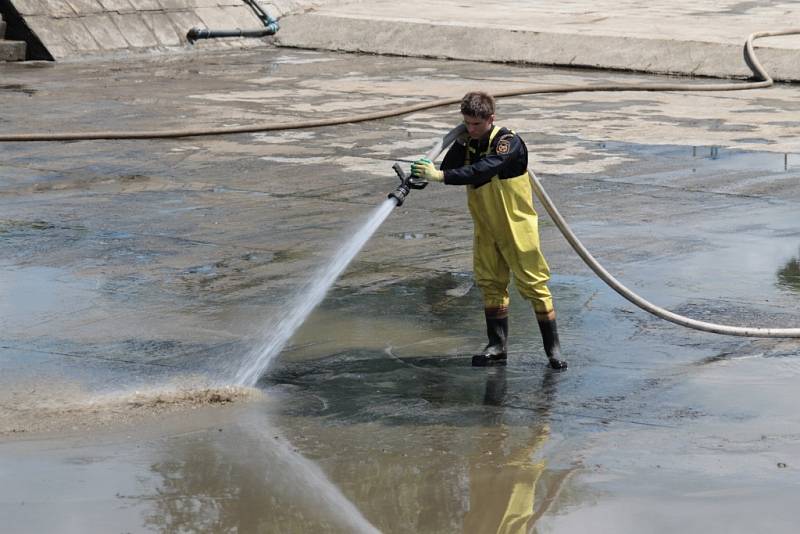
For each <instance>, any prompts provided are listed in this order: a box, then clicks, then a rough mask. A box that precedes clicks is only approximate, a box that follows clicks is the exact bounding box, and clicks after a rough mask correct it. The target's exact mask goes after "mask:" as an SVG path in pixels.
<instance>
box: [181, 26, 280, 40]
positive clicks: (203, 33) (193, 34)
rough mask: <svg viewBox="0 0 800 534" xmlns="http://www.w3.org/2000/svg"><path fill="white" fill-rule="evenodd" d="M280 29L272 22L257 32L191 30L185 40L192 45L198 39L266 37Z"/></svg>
mask: <svg viewBox="0 0 800 534" xmlns="http://www.w3.org/2000/svg"><path fill="white" fill-rule="evenodd" d="M279 29H280V27H279V26H278V23H277V21H276V22H273V23H272V24H270V25H269V26H267V27H266V28H259V29H257V30H242V29H240V28H236V29H235V30H209V29H205V28H192V29H191V30H189V32H188V33H187V34H186V39H187V40H188V41H189V44H194V43H195V42H196V41H198V40H200V39H217V38H220V37H266V36H267V35H275V32H277V31H278V30H279Z"/></svg>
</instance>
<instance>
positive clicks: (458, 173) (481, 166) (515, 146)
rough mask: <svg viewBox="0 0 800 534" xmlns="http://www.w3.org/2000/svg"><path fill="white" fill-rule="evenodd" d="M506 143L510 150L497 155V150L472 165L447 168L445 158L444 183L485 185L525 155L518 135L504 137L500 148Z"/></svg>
mask: <svg viewBox="0 0 800 534" xmlns="http://www.w3.org/2000/svg"><path fill="white" fill-rule="evenodd" d="M504 142H506V143H508V148H507V150H505V153H502V154H501V153H497V152H498V150H497V149H496V150H494V152H495V153H494V154H491V155H488V156H486V157H485V158H483V159H481V160H480V161H478V162H476V163H473V164H472V165H461V166H459V167H445V163H448V161H447V157H445V160H444V161H443V162H442V170H444V183H446V184H449V185H476V184H481V183H485V182H486V181H487V180H489V179H491V177H492V176H494V175H495V174H498V173H499V172H500V170H501V169H502V168H503V167H505V166H506V165H508V164H509V163H511V162H513V161H515V160H517V159H519V158H520V157H522V156H523V155H524V151H525V148H524V145H523V144H522V141H521V140H520V138H519V137H517V136H516V135H513V134H508V135H504V136H503V137H501V138H500V140H499V141H498V147H499V146H500V143H504ZM454 147H455V145H454ZM463 150H466V149H465V148H463V147H462V151H463ZM451 151H452V149H451ZM462 154H463V153H462ZM449 155H450V152H448V153H447V156H449ZM463 161H464V159H463V157H462V159H461V162H463Z"/></svg>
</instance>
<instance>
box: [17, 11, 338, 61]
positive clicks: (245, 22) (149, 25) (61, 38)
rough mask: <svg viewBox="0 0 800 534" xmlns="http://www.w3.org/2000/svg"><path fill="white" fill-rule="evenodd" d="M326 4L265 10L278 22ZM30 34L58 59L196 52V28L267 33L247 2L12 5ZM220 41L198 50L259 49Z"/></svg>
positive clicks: (204, 44)
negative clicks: (192, 39) (191, 40)
mask: <svg viewBox="0 0 800 534" xmlns="http://www.w3.org/2000/svg"><path fill="white" fill-rule="evenodd" d="M320 3H324V2H319V1H317V2H312V1H309V0H271V1H263V2H261V6H262V7H263V8H264V9H266V10H267V11H268V12H269V14H270V15H272V16H273V17H281V16H283V15H285V14H287V13H289V12H294V11H301V10H304V9H306V8H308V7H312V6H313V5H316V4H320ZM11 4H12V5H13V7H14V8H15V9H16V10H17V11H18V12H19V14H20V15H21V16H22V18H23V19H24V20H25V23H26V24H27V25H28V27H29V28H30V30H31V31H32V32H33V33H34V34H35V35H36V36H37V37H38V38H39V40H40V41H41V42H42V44H43V45H44V46H45V48H46V49H47V50H48V51H49V52H50V54H51V55H52V56H53V58H55V59H56V60H58V59H65V58H77V57H83V56H86V55H99V54H109V53H118V52H125V51H159V50H170V49H175V48H181V47H190V46H192V45H189V44H188V43H187V41H186V32H187V31H189V29H190V28H192V27H195V26H196V27H200V28H211V29H232V28H241V29H257V28H261V27H263V24H262V23H261V21H260V20H259V19H258V17H257V16H256V15H255V14H254V13H253V10H252V9H251V8H250V6H248V5H247V4H245V3H244V2H242V1H241V0H11ZM233 41H234V42H232V41H231V40H230V39H228V40H217V41H214V42H202V43H199V44H198V45H196V46H202V47H212V48H213V47H230V46H249V45H253V44H259V43H260V42H261V41H260V40H258V39H251V40H244V39H235V40H233Z"/></svg>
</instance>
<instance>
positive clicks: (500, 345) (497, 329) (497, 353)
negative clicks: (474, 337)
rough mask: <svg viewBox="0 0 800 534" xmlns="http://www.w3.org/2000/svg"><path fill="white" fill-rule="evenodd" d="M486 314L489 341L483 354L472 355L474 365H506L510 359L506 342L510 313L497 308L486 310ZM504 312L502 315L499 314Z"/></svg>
mask: <svg viewBox="0 0 800 534" xmlns="http://www.w3.org/2000/svg"><path fill="white" fill-rule="evenodd" d="M484 314H485V315H486V335H487V336H488V337H489V343H488V344H487V345H486V348H484V349H483V352H482V353H481V354H476V355H475V356H473V357H472V366H473V367H486V366H487V365H505V364H506V360H507V359H508V352H507V349H506V343H507V340H508V315H507V312H506V313H502V312H499V313H498V310H495V309H490V308H487V309H486V310H484ZM500 314H502V315H503V316H502V317H498V315H500Z"/></svg>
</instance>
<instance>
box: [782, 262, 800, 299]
mask: <svg viewBox="0 0 800 534" xmlns="http://www.w3.org/2000/svg"><path fill="white" fill-rule="evenodd" d="M778 283H779V284H780V285H782V286H784V287H788V288H789V289H794V290H795V291H800V259H798V258H792V259H791V260H789V262H788V263H787V264H786V266H785V267H783V268H782V269H780V270H779V271H778Z"/></svg>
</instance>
